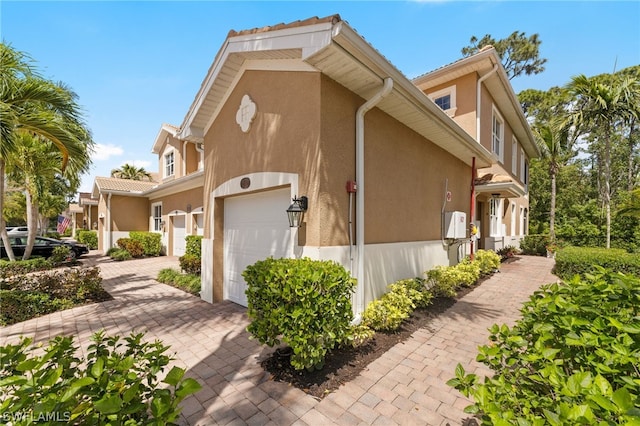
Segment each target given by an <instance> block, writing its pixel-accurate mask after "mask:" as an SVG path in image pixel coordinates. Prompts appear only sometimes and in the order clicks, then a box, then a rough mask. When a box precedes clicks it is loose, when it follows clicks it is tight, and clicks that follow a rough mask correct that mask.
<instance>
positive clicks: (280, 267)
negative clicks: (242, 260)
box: [242, 258, 355, 370]
mask: <svg viewBox="0 0 640 426" xmlns="http://www.w3.org/2000/svg"><path fill="white" fill-rule="evenodd" d="M242 276H243V277H244V279H245V281H246V282H247V290H246V294H247V301H248V308H247V314H248V315H249V318H250V319H251V324H249V326H248V327H247V331H249V333H251V335H252V336H253V337H254V338H256V339H258V340H259V341H260V343H262V344H266V345H268V346H275V345H278V344H280V341H283V342H284V343H286V344H288V345H289V346H290V347H291V348H292V350H293V354H292V355H291V365H292V366H293V367H294V368H295V369H297V370H301V369H305V368H306V369H309V370H311V369H314V368H316V369H320V368H322V366H323V365H324V358H325V355H326V354H327V352H328V351H330V350H331V349H333V348H334V347H335V346H336V345H339V344H341V343H346V342H347V341H348V340H349V337H350V336H349V333H350V331H351V320H352V316H353V314H352V311H351V294H352V293H353V290H354V286H355V280H354V279H353V278H351V276H350V275H349V273H348V272H347V271H346V270H345V269H344V268H343V267H342V266H341V265H339V264H337V263H335V262H331V261H318V260H311V259H308V258H304V259H273V258H268V259H265V260H262V261H258V262H256V263H255V264H253V265H249V266H248V267H247V269H246V270H245V271H244V272H243V273H242Z"/></svg>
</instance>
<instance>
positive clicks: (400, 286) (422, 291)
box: [387, 278, 433, 308]
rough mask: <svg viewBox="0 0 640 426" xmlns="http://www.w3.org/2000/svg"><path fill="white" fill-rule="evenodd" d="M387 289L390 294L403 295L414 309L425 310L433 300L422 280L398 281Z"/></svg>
mask: <svg viewBox="0 0 640 426" xmlns="http://www.w3.org/2000/svg"><path fill="white" fill-rule="evenodd" d="M387 288H388V290H389V291H390V292H392V293H401V294H405V295H406V296H407V297H408V298H409V300H411V303H412V305H414V306H415V308H426V307H427V306H429V305H430V304H431V302H432V300H433V293H431V292H430V291H429V290H428V289H427V286H426V285H425V282H424V280H423V279H422V278H409V279H405V280H399V281H396V282H395V283H393V284H389V286H388V287H387Z"/></svg>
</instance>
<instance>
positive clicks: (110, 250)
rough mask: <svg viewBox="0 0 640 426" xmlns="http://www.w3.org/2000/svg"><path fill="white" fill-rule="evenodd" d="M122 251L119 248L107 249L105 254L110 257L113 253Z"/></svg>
mask: <svg viewBox="0 0 640 426" xmlns="http://www.w3.org/2000/svg"><path fill="white" fill-rule="evenodd" d="M120 250H122V249H121V248H120V247H111V248H109V250H107V252H106V253H105V255H106V256H111V255H112V254H113V253H115V252H117V251H120Z"/></svg>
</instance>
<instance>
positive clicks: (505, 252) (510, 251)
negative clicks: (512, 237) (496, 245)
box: [496, 246, 520, 261]
mask: <svg viewBox="0 0 640 426" xmlns="http://www.w3.org/2000/svg"><path fill="white" fill-rule="evenodd" d="M519 252H520V250H518V249H517V248H516V247H515V246H505V247H502V248H501V249H499V250H498V251H496V254H497V255H498V256H500V258H501V260H503V261H504V260H506V259H509V258H512V257H514V256H515V255H516V254H518V253H519Z"/></svg>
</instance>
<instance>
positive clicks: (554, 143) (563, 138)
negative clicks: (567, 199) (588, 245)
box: [533, 119, 575, 242]
mask: <svg viewBox="0 0 640 426" xmlns="http://www.w3.org/2000/svg"><path fill="white" fill-rule="evenodd" d="M533 133H534V136H535V138H536V142H537V143H538V147H539V148H540V152H541V154H542V158H543V159H545V160H546V161H547V162H548V164H549V177H550V178H551V200H550V208H549V237H550V239H551V242H554V241H555V239H556V234H555V217H556V192H557V189H556V178H557V176H558V173H559V172H560V169H561V167H562V166H564V165H565V164H566V163H567V161H568V160H569V159H570V158H571V157H573V155H574V151H573V145H574V143H575V136H574V135H573V132H571V126H569V125H568V123H567V122H562V121H560V119H556V120H552V121H551V122H549V123H545V124H540V125H537V126H535V127H534V129H533Z"/></svg>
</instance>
